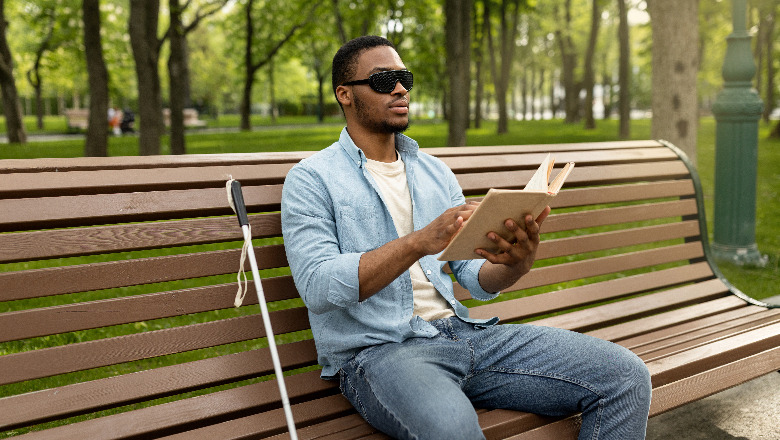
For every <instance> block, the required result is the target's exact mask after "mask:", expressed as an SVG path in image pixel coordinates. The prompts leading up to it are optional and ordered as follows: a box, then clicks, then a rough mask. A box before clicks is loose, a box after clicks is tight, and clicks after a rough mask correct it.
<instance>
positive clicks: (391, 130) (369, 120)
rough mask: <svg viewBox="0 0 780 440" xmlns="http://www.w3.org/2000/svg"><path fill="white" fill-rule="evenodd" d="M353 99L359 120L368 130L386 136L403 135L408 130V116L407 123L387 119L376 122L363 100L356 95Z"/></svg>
mask: <svg viewBox="0 0 780 440" xmlns="http://www.w3.org/2000/svg"><path fill="white" fill-rule="evenodd" d="M353 99H354V101H355V111H356V113H357V116H358V119H360V121H361V123H362V124H363V125H364V126H365V127H366V128H369V129H371V130H373V131H376V132H378V133H386V134H395V133H403V132H404V131H406V129H407V128H409V117H408V116H407V118H406V121H405V122H400V121H399V122H391V121H388V120H386V119H383V120H376V119H374V117H373V115H372V113H371V111H370V110H369V109H368V106H367V105H366V104H365V103H364V102H363V100H362V99H360V98H358V96H357V95H354V98H353Z"/></svg>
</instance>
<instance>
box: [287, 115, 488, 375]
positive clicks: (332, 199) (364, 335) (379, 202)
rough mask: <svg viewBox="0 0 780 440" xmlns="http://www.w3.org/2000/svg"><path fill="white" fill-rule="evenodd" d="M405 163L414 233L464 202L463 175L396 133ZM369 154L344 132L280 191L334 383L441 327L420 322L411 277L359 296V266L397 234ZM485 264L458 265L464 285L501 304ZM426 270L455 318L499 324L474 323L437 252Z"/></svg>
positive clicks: (295, 260)
mask: <svg viewBox="0 0 780 440" xmlns="http://www.w3.org/2000/svg"><path fill="white" fill-rule="evenodd" d="M396 149H397V150H398V152H399V154H400V155H401V159H402V160H403V161H404V164H405V165H406V178H407V181H408V184H409V193H410V194H411V196H412V212H413V214H412V216H413V221H414V229H415V230H418V229H420V228H423V227H424V226H426V225H428V223H430V222H431V221H432V220H434V219H435V218H436V217H438V216H439V215H440V214H442V213H443V212H444V211H445V210H447V209H449V208H451V207H453V206H459V205H462V204H463V203H465V198H464V197H463V192H462V190H461V188H460V186H459V185H458V182H457V180H456V179H455V175H454V174H453V173H452V171H451V170H450V169H449V168H448V167H447V166H446V165H445V164H444V163H443V162H441V161H440V160H439V159H436V158H434V157H433V156H430V155H428V154H426V153H423V152H421V151H419V147H418V145H417V143H416V142H415V141H413V140H412V139H410V138H409V137H407V136H404V135H401V134H398V135H396ZM365 165H366V156H365V155H364V154H363V151H361V150H360V149H359V148H358V147H357V146H356V145H355V143H354V142H353V141H352V139H351V138H350V137H349V134H348V133H347V129H346V128H345V129H343V130H342V132H341V136H340V138H339V141H338V142H336V143H334V144H333V145H331V146H330V147H328V148H326V149H324V150H322V151H320V152H318V153H316V154H315V155H313V156H311V157H309V158H307V159H304V160H303V161H301V162H300V163H299V164H297V165H296V166H295V167H293V169H292V170H290V172H289V174H288V175H287V179H286V180H285V183H284V189H283V191H282V233H283V235H284V243H285V248H286V251H287V259H288V261H289V264H290V269H291V270H292V275H293V279H294V280H295V286H296V287H297V288H298V292H299V293H300V295H301V298H303V301H304V303H305V304H306V307H307V308H308V310H309V320H310V323H311V329H312V332H313V334H314V341H315V345H316V347H317V357H318V362H319V363H320V365H322V367H323V370H322V377H323V378H332V377H333V376H336V375H337V374H338V371H339V369H340V368H341V365H342V364H343V363H344V362H346V361H347V360H349V359H350V358H351V356H352V355H354V354H355V353H357V352H358V351H360V350H361V349H362V348H365V347H368V346H372V345H376V344H382V343H386V342H401V341H404V340H405V339H407V338H412V337H433V336H435V335H436V334H438V331H437V330H436V329H435V328H434V327H433V326H432V325H431V324H429V323H428V322H426V321H424V320H423V319H422V318H420V317H418V316H413V313H412V311H413V308H414V304H413V298H412V282H411V277H410V275H409V271H406V272H405V273H404V274H403V275H401V276H400V277H398V278H396V279H395V280H394V281H393V282H391V283H390V284H389V285H388V286H387V287H385V288H384V289H382V290H380V291H379V292H377V293H376V294H374V295H373V296H371V297H370V298H368V299H366V300H365V301H360V300H359V294H358V265H359V262H360V257H361V256H362V255H363V253H365V252H368V251H371V250H373V249H376V248H378V247H380V246H382V245H384V244H385V243H387V242H390V241H392V240H395V239H397V238H398V233H397V232H396V229H395V225H394V224H393V219H392V217H391V216H390V212H389V211H388V209H387V207H386V205H385V203H384V201H383V199H382V195H381V193H380V191H379V190H378V188H377V186H376V183H375V181H374V179H373V178H372V177H371V176H370V174H369V173H368V171H367V170H366V168H365ZM484 262H485V260H468V261H453V262H450V267H451V269H452V272H453V273H454V275H455V278H456V279H457V281H458V283H460V285H462V286H463V287H464V288H466V289H467V290H468V291H469V292H470V293H471V295H472V296H473V297H474V298H476V299H480V300H489V299H492V298H495V297H496V295H498V293H489V292H486V291H485V290H483V289H482V287H481V286H480V284H479V280H478V275H479V270H480V268H481V267H482V264H483V263H484ZM420 264H421V265H422V268H423V271H425V273H426V275H427V276H428V279H429V280H430V281H431V282H432V283H433V285H434V287H436V290H438V291H439V292H440V293H441V294H442V295H443V296H444V298H445V299H446V300H447V301H448V302H449V303H450V305H452V307H453V309H454V310H455V313H456V315H457V316H458V317H459V318H461V319H463V320H464V321H467V322H470V323H474V324H478V325H480V326H485V327H487V326H491V325H494V324H495V323H496V322H498V318H491V319H485V320H478V319H470V318H469V312H468V308H466V307H465V306H463V305H462V304H461V303H460V302H459V301H458V300H456V299H455V296H454V292H453V282H452V279H451V278H450V276H449V275H448V274H446V273H445V272H444V271H443V270H442V267H443V266H444V262H443V261H439V260H437V259H436V255H429V256H426V257H423V258H422V259H420Z"/></svg>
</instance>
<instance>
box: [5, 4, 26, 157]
mask: <svg viewBox="0 0 780 440" xmlns="http://www.w3.org/2000/svg"><path fill="white" fill-rule="evenodd" d="M7 27H8V22H7V21H6V19H5V0H0V89H1V90H2V95H3V112H4V113H5V124H6V131H7V134H8V142H10V143H12V144H22V143H25V142H27V132H26V131H25V129H24V119H23V118H22V106H21V103H20V102H19V93H18V92H17V90H16V82H15V81H14V72H13V70H14V60H13V57H12V56H11V49H10V48H9V47H8V40H7V39H6V28H7Z"/></svg>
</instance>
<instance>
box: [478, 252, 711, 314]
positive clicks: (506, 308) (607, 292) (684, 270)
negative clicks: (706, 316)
mask: <svg viewBox="0 0 780 440" xmlns="http://www.w3.org/2000/svg"><path fill="white" fill-rule="evenodd" d="M712 276H713V275H712V271H711V270H710V267H709V266H708V265H707V263H698V264H694V265H688V266H682V267H675V268H671V269H665V270H661V271H657V272H648V273H644V274H641V275H632V276H629V277H622V278H617V279H613V280H609V281H602V282H600V283H592V284H586V285H584V286H577V287H572V288H569V289H563V290H558V291H553V292H548V293H543V294H538V295H533V296H529V297H525V298H520V299H515V300H510V301H499V302H494V303H491V304H485V305H480V306H477V307H473V308H471V309H470V310H469V312H470V314H471V316H473V317H479V318H488V317H491V316H499V317H502V319H508V320H513V321H514V320H519V319H527V318H530V317H533V316H538V315H543V314H546V313H553V312H556V311H559V310H563V309H568V308H573V307H580V306H584V305H587V304H592V303H596V302H600V301H606V300H609V299H613V298H616V297H623V296H628V295H633V294H637V293H642V292H647V291H651V290H655V289H661V288H665V287H671V286H676V285H681V284H684V283H690V282H693V281H699V280H702V279H707V278H711V277H712ZM504 317H506V318H504Z"/></svg>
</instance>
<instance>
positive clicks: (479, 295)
mask: <svg viewBox="0 0 780 440" xmlns="http://www.w3.org/2000/svg"><path fill="white" fill-rule="evenodd" d="M485 262H486V260H467V261H457V262H454V261H453V262H450V267H452V273H453V274H454V275H455V279H457V280H458V283H460V285H461V286H463V287H464V288H466V290H468V291H469V293H471V296H472V297H473V298H474V299H478V300H480V301H489V300H491V299H493V298H495V297H497V296H498V295H499V293H500V292H488V291H486V290H485V289H483V288H482V285H481V284H479V270H480V269H481V268H482V265H483V264H485Z"/></svg>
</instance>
